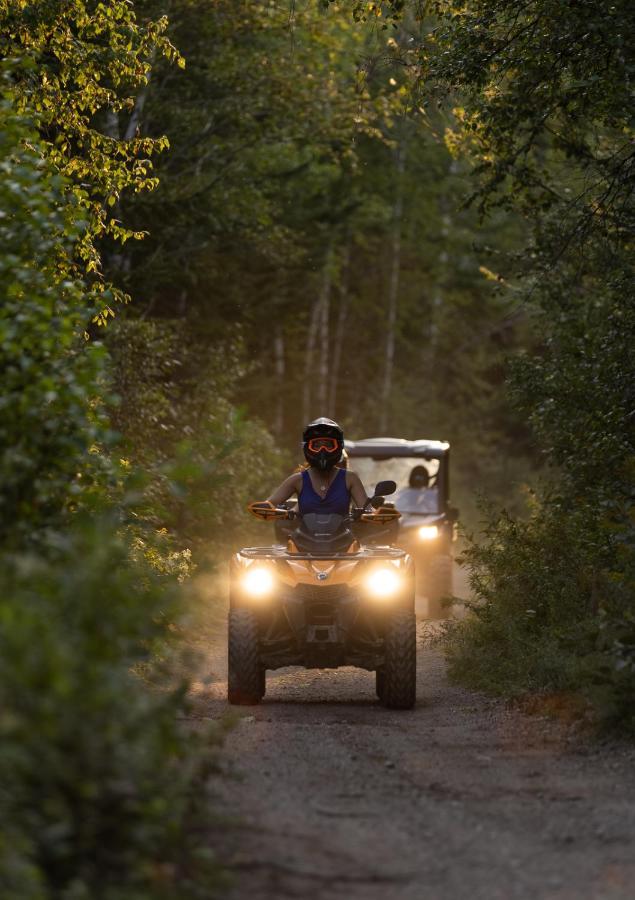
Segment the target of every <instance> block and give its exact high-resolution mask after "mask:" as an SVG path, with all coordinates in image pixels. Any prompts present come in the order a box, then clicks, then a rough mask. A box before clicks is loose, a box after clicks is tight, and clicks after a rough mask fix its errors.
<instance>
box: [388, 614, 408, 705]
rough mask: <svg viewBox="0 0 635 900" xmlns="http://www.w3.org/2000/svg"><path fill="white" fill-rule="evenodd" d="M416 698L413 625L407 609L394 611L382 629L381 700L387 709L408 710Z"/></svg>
mask: <svg viewBox="0 0 635 900" xmlns="http://www.w3.org/2000/svg"><path fill="white" fill-rule="evenodd" d="M416 697H417V628H416V620H415V614H414V612H412V611H411V610H398V611H397V612H395V614H394V615H393V617H392V618H391V621H390V622H389V624H388V627H387V629H386V663H385V665H384V678H383V686H382V696H381V700H382V703H383V704H384V706H387V707H388V708H389V709H411V708H412V707H413V706H414V704H415V700H416Z"/></svg>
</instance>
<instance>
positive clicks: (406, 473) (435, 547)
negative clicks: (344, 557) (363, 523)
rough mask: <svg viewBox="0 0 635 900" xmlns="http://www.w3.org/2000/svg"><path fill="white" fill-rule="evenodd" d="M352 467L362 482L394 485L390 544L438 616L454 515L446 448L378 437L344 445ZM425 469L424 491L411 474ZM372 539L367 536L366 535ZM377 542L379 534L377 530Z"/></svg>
mask: <svg viewBox="0 0 635 900" xmlns="http://www.w3.org/2000/svg"><path fill="white" fill-rule="evenodd" d="M346 452H347V454H348V456H349V458H350V465H351V468H352V469H354V470H355V471H356V472H357V474H358V475H359V476H360V477H361V479H362V481H363V482H364V483H365V484H368V483H370V484H372V483H373V482H374V481H375V480H376V479H379V478H391V479H394V480H395V481H396V482H397V488H398V489H397V492H396V493H395V494H394V497H392V498H391V499H392V500H393V501H394V504H395V507H396V509H397V510H398V511H399V512H400V513H401V517H400V519H399V522H398V525H397V526H395V525H393V526H392V528H393V529H394V531H395V532H396V533H395V534H394V535H393V537H392V540H393V542H394V543H396V545H397V546H398V547H401V548H402V549H403V550H405V551H406V552H407V553H408V554H409V555H410V556H412V558H413V559H414V563H415V571H416V586H417V593H418V594H420V595H423V596H425V597H426V598H427V601H428V616H429V617H430V618H442V617H444V616H447V615H448V608H447V607H446V606H444V605H443V603H442V600H443V598H444V597H448V596H450V595H451V594H452V548H453V543H454V541H455V540H456V533H457V518H458V511H457V510H456V509H455V508H454V507H453V506H452V505H451V503H450V445H449V444H448V443H447V442H445V441H432V440H416V441H407V440H403V439H402V438H389V437H377V438H367V439H364V440H360V441H348V440H347V441H346ZM422 467H423V468H424V469H425V473H424V476H425V477H424V479H423V481H424V482H425V486H424V487H413V486H412V481H413V472H415V475H416V471H415V470H420V469H421V468H422ZM370 539H371V540H373V538H372V536H371V537H370ZM377 539H379V540H383V539H384V536H383V535H382V534H381V533H379V532H377Z"/></svg>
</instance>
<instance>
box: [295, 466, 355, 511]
mask: <svg viewBox="0 0 635 900" xmlns="http://www.w3.org/2000/svg"><path fill="white" fill-rule="evenodd" d="M350 505H351V493H350V491H349V489H348V488H347V486H346V470H345V469H338V470H337V475H336V476H335V478H334V479H333V482H332V484H331V486H330V487H329V489H328V491H327V492H326V494H325V495H324V497H320V495H319V494H318V492H317V491H316V490H315V488H314V487H313V485H312V483H311V476H310V475H309V470H308V469H304V470H303V472H302V490H301V491H300V496H299V497H298V512H299V513H300V515H301V516H306V515H307V513H322V514H329V515H330V514H335V515H338V516H347V515H348V512H349V508H350Z"/></svg>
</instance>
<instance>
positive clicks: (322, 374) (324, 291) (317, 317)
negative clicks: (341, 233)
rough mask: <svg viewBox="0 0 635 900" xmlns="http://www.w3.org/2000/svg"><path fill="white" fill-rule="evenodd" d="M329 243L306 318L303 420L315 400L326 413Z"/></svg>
mask: <svg viewBox="0 0 635 900" xmlns="http://www.w3.org/2000/svg"><path fill="white" fill-rule="evenodd" d="M332 261H333V242H332V241H331V242H330V243H329V246H328V249H327V251H326V257H325V259H324V267H323V269H322V284H321V286H320V293H319V296H318V298H317V299H316V301H315V303H314V304H313V309H312V310H311V319H310V321H309V330H308V332H307V336H306V349H305V358H304V389H303V392H302V412H303V419H304V421H305V422H308V421H309V417H310V416H311V404H312V402H313V401H314V399H315V401H316V403H317V405H318V406H319V408H320V415H321V416H323V415H325V414H326V411H325V406H326V401H327V399H328V383H329V381H328V373H329V312H330V305H331V283H332V280H333V271H332V269H333V264H332ZM318 338H319V358H318V361H317V365H314V361H315V360H314V358H315V348H316V345H317V343H318ZM316 374H317V391H316V392H315V395H314V393H313V391H312V390H311V385H312V383H313V382H314V381H315V380H316Z"/></svg>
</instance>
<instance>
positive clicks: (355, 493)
mask: <svg viewBox="0 0 635 900" xmlns="http://www.w3.org/2000/svg"><path fill="white" fill-rule="evenodd" d="M346 487H347V488H348V489H349V491H350V492H351V497H352V498H353V503H354V504H355V506H359V507H361V508H363V507H364V506H366V504H367V503H368V499H369V498H368V495H367V494H366V490H365V488H364V485H363V484H362V479H361V478H360V477H359V475H358V474H357V473H356V472H351V471H350V470H348V471H347V472H346Z"/></svg>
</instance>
